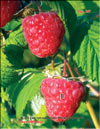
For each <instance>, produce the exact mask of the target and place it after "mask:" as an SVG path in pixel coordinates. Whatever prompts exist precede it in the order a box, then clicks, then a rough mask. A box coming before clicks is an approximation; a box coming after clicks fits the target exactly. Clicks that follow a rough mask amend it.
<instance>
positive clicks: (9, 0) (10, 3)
mask: <svg viewBox="0 0 100 129" xmlns="http://www.w3.org/2000/svg"><path fill="white" fill-rule="evenodd" d="M0 4H1V13H0V20H1V23H0V27H3V26H5V25H6V23H7V22H9V21H10V20H11V18H12V16H13V14H14V13H16V11H17V10H18V8H19V7H20V3H19V1H18V0H1V1H0Z"/></svg>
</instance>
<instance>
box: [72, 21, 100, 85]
mask: <svg viewBox="0 0 100 129" xmlns="http://www.w3.org/2000/svg"><path fill="white" fill-rule="evenodd" d="M82 28H83V27H82V25H81V28H78V29H77V31H76V32H75V35H74V37H72V40H73V39H74V41H71V46H72V53H73V55H74V57H73V58H74V60H75V61H76V63H77V64H78V66H79V67H81V68H82V70H83V71H84V73H85V74H86V75H87V76H88V77H89V78H90V79H92V80H96V81H97V82H98V83H99V30H98V28H99V23H98V22H96V21H94V22H93V24H92V25H91V26H90V29H89V30H88V31H87V32H86V29H85V28H84V30H83V29H82ZM80 32H81V35H80V37H79V33H80ZM84 33H85V34H86V35H84ZM73 48H74V50H73Z"/></svg>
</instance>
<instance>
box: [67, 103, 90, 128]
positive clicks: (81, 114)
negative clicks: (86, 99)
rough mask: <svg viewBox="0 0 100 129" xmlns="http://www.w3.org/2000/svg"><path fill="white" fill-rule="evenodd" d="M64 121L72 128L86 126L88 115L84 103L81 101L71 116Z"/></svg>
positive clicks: (88, 119)
mask: <svg viewBox="0 0 100 129" xmlns="http://www.w3.org/2000/svg"><path fill="white" fill-rule="evenodd" d="M66 123H67V125H68V127H69V128H74V129H75V128H80V127H84V128H88V127H89V125H87V123H89V124H90V116H89V112H88V110H87V107H86V104H85V103H81V105H80V107H79V109H78V110H77V112H76V113H75V114H74V116H73V117H72V118H70V119H69V120H68V121H66Z"/></svg>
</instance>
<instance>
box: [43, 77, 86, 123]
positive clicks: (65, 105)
mask: <svg viewBox="0 0 100 129" xmlns="http://www.w3.org/2000/svg"><path fill="white" fill-rule="evenodd" d="M41 92H42V94H43V96H44V99H45V101H46V107H47V113H48V116H49V117H51V119H52V120H53V121H56V122H63V121H65V120H68V119H69V118H70V117H72V116H73V114H74V113H75V112H76V110H77V109H78V107H79V105H80V102H81V100H82V97H83V96H84V87H83V85H82V84H81V83H80V82H75V81H67V80H65V79H52V78H46V79H44V80H43V81H42V87H41ZM64 117H65V118H64ZM54 118H56V119H54Z"/></svg>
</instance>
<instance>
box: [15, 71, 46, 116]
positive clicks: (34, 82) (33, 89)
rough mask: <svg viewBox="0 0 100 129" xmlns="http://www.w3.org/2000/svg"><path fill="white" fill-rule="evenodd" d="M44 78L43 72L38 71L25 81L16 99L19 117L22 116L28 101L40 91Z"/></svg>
mask: <svg viewBox="0 0 100 129" xmlns="http://www.w3.org/2000/svg"><path fill="white" fill-rule="evenodd" d="M43 78H44V76H43V73H36V74H33V75H32V76H31V77H30V79H29V80H28V82H26V83H24V86H23V88H22V89H21V91H20V93H19V95H18V97H17V101H16V115H17V116H18V117H21V116H22V114H23V110H24V109H25V106H26V104H27V102H28V101H31V100H32V99H33V97H34V96H35V95H36V94H37V93H38V91H39V89H40V86H41V81H42V79H43Z"/></svg>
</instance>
